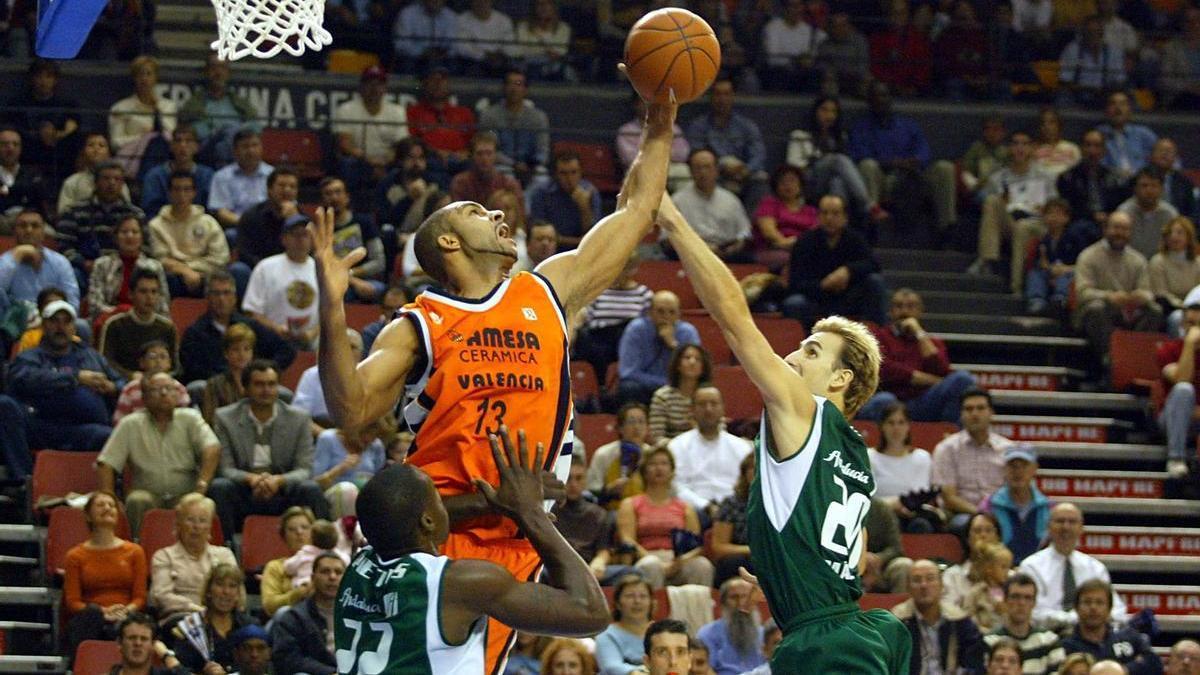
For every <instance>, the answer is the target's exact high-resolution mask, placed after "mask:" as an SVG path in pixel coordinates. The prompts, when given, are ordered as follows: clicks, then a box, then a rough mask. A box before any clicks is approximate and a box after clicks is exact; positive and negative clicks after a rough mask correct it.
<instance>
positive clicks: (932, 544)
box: [900, 533, 964, 564]
mask: <svg viewBox="0 0 1200 675" xmlns="http://www.w3.org/2000/svg"><path fill="white" fill-rule="evenodd" d="M900 548H901V549H902V550H903V551H904V555H906V556H908V557H909V558H912V559H913V560H919V559H921V558H929V559H930V560H945V561H946V562H948V563H953V564H958V563H960V562H962V561H963V557H964V556H963V547H962V542H961V541H959V539H958V537H956V536H954V535H952V534H944V533H941V534H901V535H900Z"/></svg>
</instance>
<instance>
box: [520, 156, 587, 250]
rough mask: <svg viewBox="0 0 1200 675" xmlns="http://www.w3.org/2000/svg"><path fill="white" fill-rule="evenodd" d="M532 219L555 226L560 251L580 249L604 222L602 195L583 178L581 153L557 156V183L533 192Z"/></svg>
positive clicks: (543, 186)
mask: <svg viewBox="0 0 1200 675" xmlns="http://www.w3.org/2000/svg"><path fill="white" fill-rule="evenodd" d="M529 217H530V219H532V220H544V221H546V222H548V223H552V224H553V225H554V229H555V230H557V231H558V245H559V250H560V251H566V250H570V249H573V248H575V247H576V246H579V240H580V239H583V235H585V234H587V231H588V230H590V229H591V228H592V225H595V224H596V221H597V220H600V191H599V190H597V189H596V186H595V185H592V184H591V182H589V181H588V180H586V179H585V178H584V177H583V167H582V165H581V164H580V161H579V154H578V153H576V152H575V151H573V150H563V151H560V152H556V153H554V180H553V181H552V182H549V183H541V184H539V185H537V186H535V187H534V188H533V189H532V190H531V191H530V192H529Z"/></svg>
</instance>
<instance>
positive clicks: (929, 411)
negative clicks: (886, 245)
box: [858, 288, 975, 422]
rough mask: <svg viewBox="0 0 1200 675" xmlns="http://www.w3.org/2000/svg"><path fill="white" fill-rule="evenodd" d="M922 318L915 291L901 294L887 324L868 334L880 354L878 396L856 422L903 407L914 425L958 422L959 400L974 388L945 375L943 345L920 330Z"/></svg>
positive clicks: (967, 378)
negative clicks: (897, 404) (899, 404)
mask: <svg viewBox="0 0 1200 675" xmlns="http://www.w3.org/2000/svg"><path fill="white" fill-rule="evenodd" d="M924 312H925V306H924V304H923V303H922V302H921V296H920V295H917V292H916V291H913V290H912V289H908V288H901V289H899V290H898V291H896V292H895V293H893V294H892V305H891V309H890V310H889V316H890V317H891V319H892V323H891V324H890V325H888V326H879V327H876V328H874V329H873V330H872V332H873V333H874V334H875V339H876V340H878V341H879V349H880V351H881V352H882V353H883V366H882V367H881V368H880V369H879V391H878V392H877V393H876V394H875V395H874V396H872V397H871V399H870V400H869V401H867V404H866V405H864V406H863V407H862V410H859V411H858V417H859V418H860V419H868V420H878V419H879V418H880V416H881V414H882V413H883V410H884V408H886V407H887V406H888V405H890V404H892V403H895V402H896V401H903V402H904V404H905V406H907V407H908V414H909V416H910V417H911V418H912V419H913V420H914V421H917V422H939V421H941V422H957V421H958V418H959V413H960V411H959V399H961V398H962V394H963V392H965V391H967V390H968V389H971V388H972V387H974V386H975V377H974V376H972V375H971V374H970V373H968V372H966V371H961V370H953V371H952V370H950V357H949V356H948V355H947V353H946V343H945V342H942V341H941V340H940V339H938V338H935V337H933V336H932V335H930V334H929V333H926V332H925V329H924V328H922V327H921V315H922V314H923V313H924Z"/></svg>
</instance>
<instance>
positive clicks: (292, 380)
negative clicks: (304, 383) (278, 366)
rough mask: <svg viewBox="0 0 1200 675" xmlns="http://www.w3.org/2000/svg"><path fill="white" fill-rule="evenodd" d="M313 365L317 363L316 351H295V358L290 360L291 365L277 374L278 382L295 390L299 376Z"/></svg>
mask: <svg viewBox="0 0 1200 675" xmlns="http://www.w3.org/2000/svg"><path fill="white" fill-rule="evenodd" d="M315 365H317V353H316V352H296V360H295V361H292V365H290V366H288V367H287V370H284V371H283V372H282V373H280V374H279V384H281V385H283V386H285V387H287V388H288V389H291V390H292V391H296V385H297V384H298V383H299V382H300V376H301V375H303V374H304V371H306V370H308V369H309V368H312V367H313V366H315Z"/></svg>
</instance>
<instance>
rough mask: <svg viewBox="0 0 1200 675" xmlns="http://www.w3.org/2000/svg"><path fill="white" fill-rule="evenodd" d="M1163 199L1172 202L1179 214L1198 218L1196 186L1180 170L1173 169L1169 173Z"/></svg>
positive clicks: (1199, 214)
mask: <svg viewBox="0 0 1200 675" xmlns="http://www.w3.org/2000/svg"><path fill="white" fill-rule="evenodd" d="M1164 188H1165V189H1164V190H1163V199H1166V200H1167V201H1169V202H1171V205H1172V206H1174V207H1175V208H1176V209H1177V210H1178V211H1179V215H1181V216H1187V217H1188V218H1196V217H1197V216H1200V213H1198V212H1197V210H1196V186H1195V185H1193V184H1192V181H1191V180H1190V179H1189V178H1188V177H1187V176H1185V175H1184V174H1183V173H1182V172H1180V171H1172V172H1171V173H1170V174H1168V175H1167V180H1166V184H1165V185H1164Z"/></svg>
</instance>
